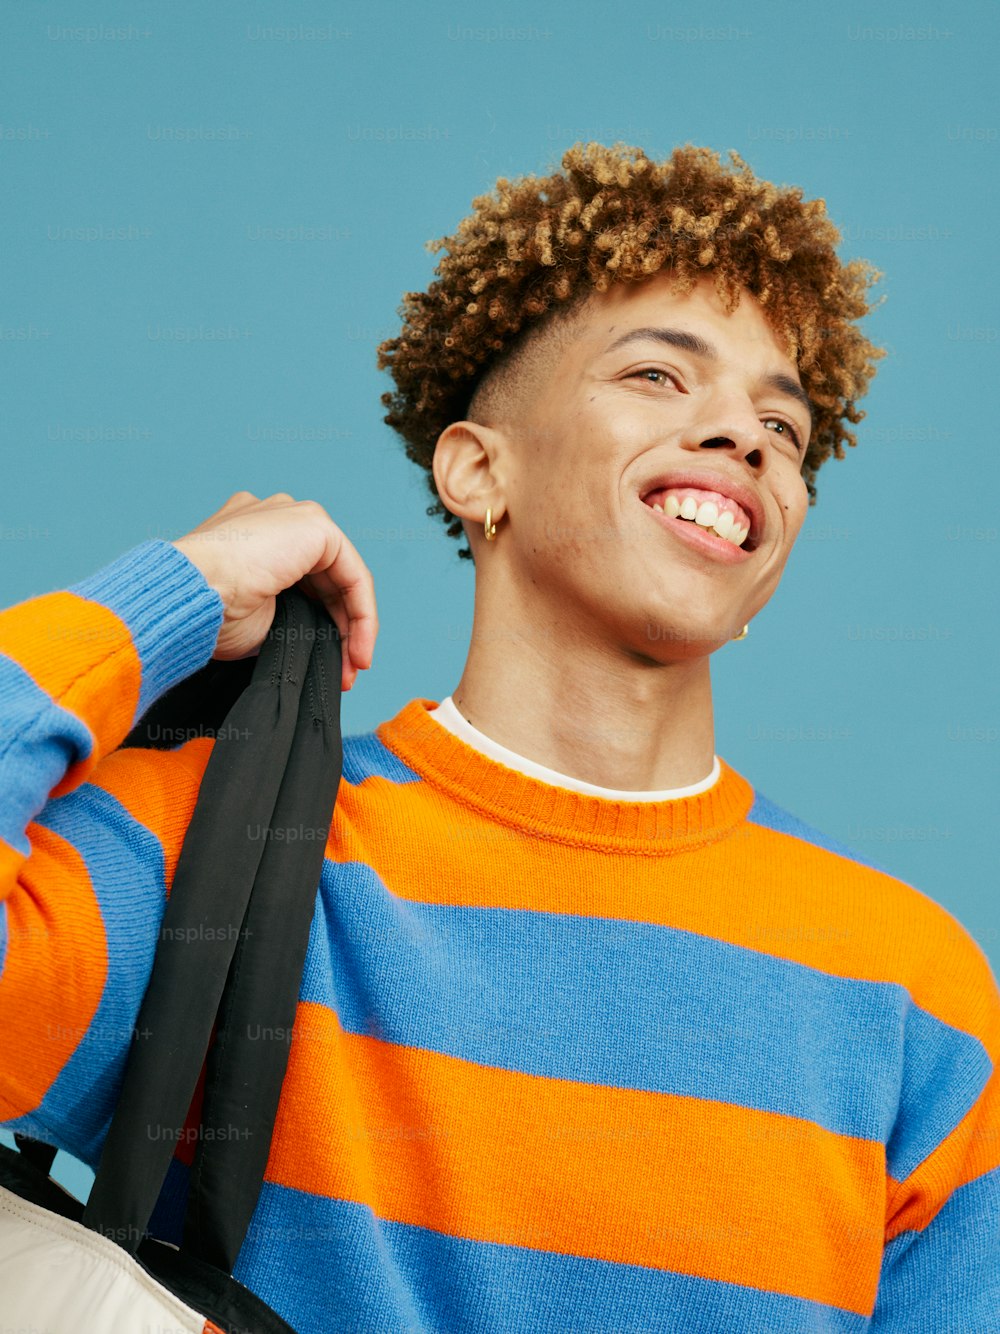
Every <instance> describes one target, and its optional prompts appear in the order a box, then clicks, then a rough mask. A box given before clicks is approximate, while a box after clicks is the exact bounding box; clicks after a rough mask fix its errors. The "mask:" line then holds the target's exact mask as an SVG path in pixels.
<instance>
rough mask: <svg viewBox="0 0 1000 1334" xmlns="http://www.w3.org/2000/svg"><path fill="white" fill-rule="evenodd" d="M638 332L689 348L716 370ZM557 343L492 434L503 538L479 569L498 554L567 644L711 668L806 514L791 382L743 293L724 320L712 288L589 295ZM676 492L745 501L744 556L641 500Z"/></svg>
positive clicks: (799, 423)
mask: <svg viewBox="0 0 1000 1334" xmlns="http://www.w3.org/2000/svg"><path fill="white" fill-rule="evenodd" d="M640 329H647V330H648V329H669V330H673V331H680V332H682V333H684V334H687V335H695V336H696V337H697V338H699V339H702V340H704V342H705V343H706V344H708V345H710V347H711V349H712V350H714V353H715V356H706V355H704V353H702V352H698V351H692V350H689V349H685V348H683V347H680V346H677V345H676V344H671V343H668V342H666V341H663V340H662V339H658V338H656V337H655V336H653V335H652V334H650V333H645V334H643V335H642V336H635V331H637V330H640ZM626 335H633V336H632V337H630V338H628V339H627V341H625V336H626ZM556 337H557V338H559V337H561V338H562V339H563V340H564V341H563V342H562V344H561V345H560V346H559V348H558V352H557V355H556V357H555V364H554V368H553V371H552V373H551V375H550V376H549V378H548V379H547V381H546V383H545V384H544V386H543V387H542V389H541V390H540V392H539V394H538V395H537V397H536V398H535V399H534V400H533V402H532V405H531V408H530V410H529V412H528V413H527V415H526V418H525V420H524V421H523V422H521V423H520V424H519V425H517V426H516V427H515V426H509V427H508V426H507V425H505V424H504V425H501V426H500V430H501V435H502V438H503V443H504V446H505V449H504V450H503V451H502V453H501V455H500V466H499V468H498V472H497V475H498V476H499V478H500V479H501V484H502V492H503V496H504V499H505V501H506V504H505V506H504V513H505V519H504V522H505V523H506V524H509V527H508V531H507V532H504V533H502V534H498V535H500V536H501V537H502V542H501V543H498V544H497V546H494V545H493V544H492V543H491V544H490V546H488V547H487V546H485V544H482V545H480V547H479V551H478V553H477V555H478V562H479V564H480V566H482V565H484V564H485V563H487V562H489V561H490V560H491V559H496V556H495V555H494V552H495V551H497V550H498V549H499V547H500V546H501V545H505V553H504V558H505V561H506V560H509V561H510V562H511V564H512V568H511V574H512V576H513V578H514V579H515V581H516V583H517V585H518V587H519V588H520V589H521V590H522V592H523V594H524V598H525V600H531V601H537V600H538V599H539V598H541V599H542V600H543V601H544V602H545V603H546V604H547V605H546V606H545V607H544V608H540V611H541V612H542V614H544V615H546V616H547V617H548V618H549V619H550V620H554V621H558V623H559V633H560V634H561V635H562V636H563V638H564V639H565V636H566V635H567V633H568V634H569V635H570V638H571V636H572V633H573V627H574V626H575V627H576V628H577V630H578V631H581V632H583V633H592V632H593V631H594V629H595V626H596V627H600V629H599V630H598V633H602V634H605V635H611V636H613V637H614V638H616V639H617V640H618V642H619V643H621V644H623V645H624V646H626V647H627V648H629V649H630V650H631V651H632V652H633V653H637V654H639V655H640V656H642V657H648V658H650V659H653V660H655V661H660V662H663V661H668V660H673V659H678V658H692V657H699V656H703V655H705V654H707V653H710V652H712V651H714V649H716V648H718V647H720V646H721V645H722V644H724V643H726V642H727V641H728V640H730V639H731V638H732V636H733V635H734V634H736V633H738V632H739V630H740V629H741V628H742V626H743V624H744V623H745V622H746V621H749V620H750V619H751V618H752V617H753V616H754V615H755V614H756V612H758V611H759V610H760V608H761V607H763V606H764V605H765V603H766V602H767V601H768V599H769V598H770V597H771V595H772V593H773V592H774V590H775V588H776V587H777V584H778V581H779V579H780V577H781V574H782V571H783V569H784V566H785V562H786V561H787V559H788V556H789V553H790V552H791V549H792V546H793V544H794V542H795V539H796V537H797V536H798V533H799V530H800V528H801V527H802V523H803V520H804V519H805V516H806V511H807V509H808V501H809V496H808V492H807V489H806V484H805V480H804V478H803V476H802V472H801V468H802V460H803V459H804V457H805V451H806V448H807V446H808V444H809V437H810V416H809V410H808V405H807V404H805V403H803V402H802V401H800V400H799V399H798V398H796V397H795V396H794V393H793V392H790V389H792V390H794V388H795V387H796V386H798V387H800V388H801V382H800V380H799V376H798V371H797V368H796V366H795V364H794V362H792V361H790V360H789V359H788V357H787V356H786V355H785V352H784V350H783V348H782V346H781V344H780V342H779V341H778V340H777V339H776V337H775V335H774V334H773V333H772V331H771V329H770V327H769V325H768V323H767V321H766V319H765V317H764V315H763V313H762V309H761V307H760V305H759V304H758V303H757V302H756V300H755V299H754V298H753V297H752V296H751V295H750V294H749V292H747V291H745V290H744V291H743V293H742V294H741V299H740V304H739V306H738V307H737V309H736V310H735V311H734V312H732V313H731V314H728V315H727V314H726V313H725V312H724V310H723V307H722V304H721V302H720V300H719V298H718V297H717V295H716V294H715V291H714V287H713V285H712V280H711V278H710V277H709V276H705V277H703V278H702V279H701V280H700V281H699V282H698V284H697V285H696V286H695V287H694V288H693V289H692V290H691V292H690V293H688V294H687V295H685V296H677V295H674V294H672V293H671V291H670V274H669V273H661V274H657V275H656V276H655V277H653V278H651V279H650V280H649V281H647V282H643V283H639V284H628V285H625V284H621V285H617V286H614V287H612V288H611V289H609V291H607V292H604V293H595V294H594V296H593V298H592V299H591V301H590V303H589V304H588V305H587V306H586V307H585V309H584V318H583V321H582V323H581V324H580V325H579V326H577V327H576V328H574V329H573V330H572V332H571V334H570V336H569V337H567V336H566V335H565V334H557V335H556ZM615 344H618V345H617V346H613V345H615ZM796 436H797V437H798V441H796V438H795V437H796ZM675 481H678V482H679V483H683V484H684V487H683V490H686V489H691V488H693V489H695V490H696V491H707V492H717V493H721V494H722V495H727V494H729V495H731V496H732V497H735V499H736V500H737V501H742V504H741V505H740V509H739V511H737V515H740V514H742V513H743V512H744V511H745V512H746V513H748V514H749V513H755V521H754V525H753V528H752V529H751V531H750V533H749V535H748V537H749V540H750V541H751V542H752V545H753V549H752V550H749V549H747V547H746V546H745V547H744V548H743V549H741V548H739V547H737V546H735V545H733V543H732V542H727V541H725V540H724V539H723V538H722V537H717V536H714V535H712V534H711V533H709V532H708V531H707V530H706V529H705V528H703V527H701V526H699V524H698V523H696V522H692V521H690V520H688V519H686V518H684V517H682V516H678V517H669V514H660V513H657V512H656V511H654V510H653V509H652V508H651V506H650V505H649V504H647V503H645V502H644V497H646V496H647V494H648V493H649V492H650V491H651V490H652V489H653V488H654V487H656V489H657V492H658V493H659V494H658V495H657V494H654V495H653V496H652V497H651V499H653V500H657V499H658V500H659V501H661V502H662V501H663V500H664V499H665V498H664V496H663V489H664V487H667V486H671V487H672V486H673V485H674V482H675ZM683 490H682V492H681V496H680V497H678V498H679V499H683ZM692 499H694V500H695V501H696V503H697V505H698V507H699V509H700V506H701V504H702V503H703V501H704V498H702V497H698V496H697V495H695V496H694V497H692ZM722 508H729V509H731V510H732V509H734V507H733V506H732V505H731V504H730V505H728V506H723V507H722ZM690 509H691V507H690V505H688V506H687V507H686V511H687V512H688V513H690ZM710 513H711V512H710V511H705V512H703V513H702V514H701V517H702V518H703V519H704V518H706V517H708V516H709V515H710ZM507 515H509V519H507V517H506V516H507ZM720 526H721V527H722V528H725V527H726V521H725V520H724V519H722V513H721V509H720Z"/></svg>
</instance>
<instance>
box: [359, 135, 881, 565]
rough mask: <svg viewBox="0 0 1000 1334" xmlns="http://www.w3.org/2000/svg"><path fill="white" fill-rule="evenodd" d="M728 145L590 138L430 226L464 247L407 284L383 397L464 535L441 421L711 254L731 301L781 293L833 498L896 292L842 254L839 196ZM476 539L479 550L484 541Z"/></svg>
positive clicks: (722, 294)
mask: <svg viewBox="0 0 1000 1334" xmlns="http://www.w3.org/2000/svg"><path fill="white" fill-rule="evenodd" d="M729 156H730V158H731V160H732V165H731V166H729V165H727V164H724V163H723V162H722V160H721V158H720V156H719V154H718V153H716V152H715V151H714V150H712V149H710V148H698V147H695V146H694V145H692V144H685V145H683V146H682V147H677V148H675V149H674V151H673V152H672V154H671V155H670V157H669V158H668V159H666V160H665V161H663V162H654V161H653V160H651V159H650V158H648V157H647V156H646V154H645V153H644V152H643V150H642V149H641V148H636V147H630V146H628V145H626V144H624V143H620V142H618V143H615V144H614V145H612V146H611V147H607V146H605V145H604V144H600V143H595V142H590V143H579V142H578V143H576V144H574V145H573V147H572V148H569V149H567V151H566V152H565V153H564V154H563V156H562V168H563V170H562V171H553V172H552V174H551V175H548V176H544V177H538V176H534V175H527V176H522V177H519V178H518V179H517V180H514V181H510V180H508V179H506V178H505V177H501V178H500V179H499V180H498V181H497V182H496V185H495V187H494V189H493V192H492V193H490V194H485V195H479V196H478V197H477V198H475V199H474V200H473V211H472V213H471V214H470V215H469V216H468V217H466V218H464V219H463V220H462V221H461V222H460V223H459V225H458V229H457V231H456V232H455V233H454V234H453V235H451V236H445V237H441V238H440V239H438V240H436V241H429V242H427V249H428V250H430V251H431V252H432V253H433V252H436V251H439V250H446V252H447V253H446V254H445V255H443V256H442V258H441V259H440V260H439V262H438V265H437V267H436V269H435V274H436V275H438V276H437V277H436V278H435V279H434V281H433V282H431V284H430V285H429V287H428V289H427V291H426V292H407V293H406V294H405V296H404V299H403V302H402V304H401V305H400V306H399V308H398V311H397V313H398V314H399V316H400V318H401V319H402V321H403V327H402V330H401V332H400V333H399V335H398V336H397V337H394V338H387V339H386V340H385V341H384V342H382V343H380V344H379V347H378V368H379V369H380V370H384V369H386V368H388V369H389V371H390V373H391V375H392V378H393V380H394V382H395V385H396V389H395V391H387V392H386V393H384V394H383V395H382V396H381V401H382V404H383V406H384V407H386V408H388V409H389V411H388V413H387V414H386V416H385V417H384V418H383V420H384V421H385V423H386V424H387V425H389V426H391V427H393V429H394V430H396V431H397V432H398V433H399V435H400V436H401V437H402V438H403V440H404V441H405V444H406V453H407V456H408V457H409V458H410V459H412V460H413V461H414V462H415V463H417V464H419V465H420V467H421V468H423V469H425V470H426V478H427V484H428V487H429V489H430V492H431V494H432V495H433V496H434V497H435V503H434V504H432V505H430V506H429V507H428V509H427V511H426V513H427V514H428V515H431V516H433V515H438V514H440V515H442V516H443V517H444V522H445V524H446V526H447V532H448V536H449V537H456V538H457V537H459V536H461V535H462V534H463V527H462V520H461V519H460V518H458V517H457V516H455V515H453V514H452V513H451V512H450V511H449V510H448V509H447V508H446V507H445V506H444V504H443V503H442V501H441V498H440V496H439V494H438V490H437V487H436V485H435V482H434V474H433V471H432V461H433V457H434V447H435V444H436V443H437V439H438V436H439V435H440V434H441V432H442V431H443V430H444V429H445V427H446V426H448V425H449V424H450V423H451V422H454V421H463V420H474V418H473V417H472V416H471V415H470V408H473V407H474V402H473V401H474V400H475V402H476V403H482V402H483V401H484V399H485V398H488V397H489V396H490V395H495V394H497V393H503V392H504V382H503V379H502V377H503V376H506V377H507V382H506V387H508V388H509V384H510V372H511V369H512V368H513V369H514V372H515V375H520V373H521V372H523V370H524V369H525V364H526V363H525V356H524V353H525V350H526V349H527V348H534V347H536V346H538V344H539V342H540V341H543V340H544V338H545V337H546V335H547V334H548V333H549V331H551V330H552V329H553V327H554V326H555V325H556V324H557V323H559V322H560V321H563V320H566V319H569V320H572V318H573V316H574V314H575V312H577V311H578V310H579V309H580V308H581V306H582V304H584V303H585V302H586V300H587V298H588V297H589V296H590V295H591V294H592V293H594V292H595V291H597V292H603V291H606V290H607V288H608V287H609V286H610V285H611V284H612V283H618V282H639V281H641V280H643V279H646V278H649V277H651V276H652V275H653V274H655V273H657V272H658V271H659V270H660V269H663V268H665V267H671V268H672V269H673V270H674V273H675V281H676V286H675V290H676V291H677V292H679V293H681V294H683V293H685V292H688V291H690V289H691V288H692V287H693V286H694V284H695V283H696V282H697V280H698V278H699V277H700V276H701V273H702V272H706V271H707V272H710V273H712V274H713V275H714V280H715V290H716V292H717V293H718V295H719V298H720V300H721V301H722V302H723V304H724V309H725V310H726V311H727V312H731V311H732V310H734V309H735V308H736V306H737V305H738V304H739V297H740V288H741V287H745V288H746V289H747V290H748V291H749V292H750V293H751V294H752V295H753V296H754V297H756V298H757V300H758V301H759V302H760V304H761V306H762V307H763V308H764V313H765V315H766V318H767V319H768V322H769V324H770V325H771V327H772V329H774V331H775V334H776V335H777V336H778V337H780V338H781V339H782V340H783V341H784V343H785V345H786V347H787V349H788V356H789V358H790V359H791V360H793V361H795V362H796V364H797V366H798V370H799V374H800V378H801V379H802V383H803V387H804V389H805V391H806V393H807V394H808V396H809V400H810V404H811V405H812V411H813V432H812V438H811V440H810V443H809V448H808V450H807V451H806V454H805V457H804V459H803V463H802V475H803V477H804V479H805V482H806V486H807V488H808V492H809V504H810V505H814V504H815V503H816V495H817V492H816V484H815V478H816V473H817V472H818V470H819V468H820V467H821V465H822V464H823V463H824V462H825V461H826V460H827V459H828V458H829V457H830V455H831V454H832V455H834V456H835V457H836V458H843V457H844V442H845V441H846V443H847V444H848V445H850V446H853V445H856V444H857V440H856V437H855V435H854V433H853V432H852V431H851V430H850V429H849V428H848V427H847V425H846V424H845V423H847V422H850V423H852V424H856V423H857V422H860V421H861V420H862V419H863V418H864V416H865V414H864V412H862V411H860V410H859V409H858V408H857V407H856V406H855V404H856V402H857V400H858V399H859V398H861V397H862V396H863V395H864V394H865V393H866V391H867V389H868V382H869V381H870V380H871V379H872V377H873V376H874V374H875V364H874V363H875V362H876V361H877V360H878V359H879V358H881V357H883V356H884V355H885V350H884V349H883V348H879V347H876V346H875V345H874V344H873V343H871V342H869V340H868V339H867V338H866V337H865V336H864V335H863V334H862V333H861V331H860V330H859V329H858V328H857V327H856V326H855V324H854V321H856V320H858V319H860V318H861V317H862V316H865V315H867V314H869V313H870V311H872V310H873V309H875V307H876V305H879V304H881V301H879V302H877V303H875V304H874V305H873V304H869V302H868V300H867V295H868V287H869V286H870V285H872V284H874V283H875V282H877V281H878V280H879V279H880V278H881V277H882V274H881V273H880V272H879V271H878V270H877V269H875V268H874V267H873V266H872V265H871V264H869V263H868V262H867V261H866V260H852V261H851V262H850V263H847V264H844V263H841V261H840V260H839V259H838V257H837V254H836V250H835V247H836V245H837V244H838V243H839V241H840V239H841V237H840V232H839V231H838V229H837V228H836V226H835V225H834V224H833V223H832V222H831V221H830V219H829V217H828V216H827V214H826V204H825V201H824V200H822V199H812V200H803V198H802V191H801V189H799V188H797V187H787V188H785V187H782V188H779V187H777V186H775V185H773V184H772V183H771V182H769V181H762V180H758V179H757V178H756V177H755V176H754V174H753V172H752V171H751V169H750V167H749V166H748V165H747V163H746V162H745V161H744V160H743V158H742V157H741V156H740V155H739V154H738V153H737V152H736V151H735V149H730V150H729ZM882 299H883V300H884V298H882ZM538 364H539V365H541V364H542V363H541V362H539V363H538ZM459 555H460V556H462V557H464V558H466V559H471V557H472V552H471V551H470V549H469V547H468V544H466V545H465V546H464V547H463V548H462V549H461V550H460V551H459Z"/></svg>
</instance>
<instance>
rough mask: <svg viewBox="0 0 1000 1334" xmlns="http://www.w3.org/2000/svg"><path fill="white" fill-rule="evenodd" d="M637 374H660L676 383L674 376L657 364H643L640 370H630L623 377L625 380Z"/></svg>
mask: <svg viewBox="0 0 1000 1334" xmlns="http://www.w3.org/2000/svg"><path fill="white" fill-rule="evenodd" d="M637 375H662V376H664V377H665V378H666V379H668V380H673V382H674V384H676V383H677V379H676V377H675V376H673V375H671V373H670V372H669V371H665V370H661V369H660V367H659V366H643V367H642V368H641V369H640V370H637V371H632V372H631V373H630V374H629V375H627V376H626V377H625V378H626V379H627V380H632V379H634V378H635V376H637Z"/></svg>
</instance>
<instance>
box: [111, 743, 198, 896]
mask: <svg viewBox="0 0 1000 1334" xmlns="http://www.w3.org/2000/svg"><path fill="white" fill-rule="evenodd" d="M214 744H215V741H214V738H212V737H194V738H193V739H192V740H190V741H187V742H185V743H184V745H183V746H181V747H180V748H179V749H177V750H168V751H157V750H142V749H133V748H131V747H130V748H129V749H128V750H119V751H115V752H114V753H113V754H111V755H107V756H105V758H104V759H103V760H102V761H101V763H100V765H99V766H98V767H97V769H95V771H94V773H93V775H92V777H91V782H92V783H93V784H94V786H95V787H100V788H102V789H103V790H104V791H105V792H107V793H108V794H109V795H110V796H112V797H114V798H115V799H116V800H117V801H119V802H120V803H121V805H122V806H123V807H124V808H125V810H127V811H128V813H129V815H131V816H132V818H133V820H136V821H137V822H138V823H139V824H141V825H143V826H144V827H145V828H146V829H148V830H149V831H150V833H152V834H154V835H155V836H156V838H157V839H158V840H159V841H160V844H161V845H162V847H163V861H164V867H165V874H166V884H167V894H168V895H169V893H170V888H171V886H172V885H173V882H174V872H175V871H176V869H177V859H178V857H179V856H180V852H181V845H182V844H183V842H184V835H185V834H186V833H187V827H188V825H189V824H190V823H191V815H192V812H193V811H194V806H195V802H196V801H197V799H198V790H199V788H200V786H201V780H202V778H203V777H204V776H205V766H206V765H207V764H208V760H209V756H210V755H211V753H212V747H213V746H214Z"/></svg>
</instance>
